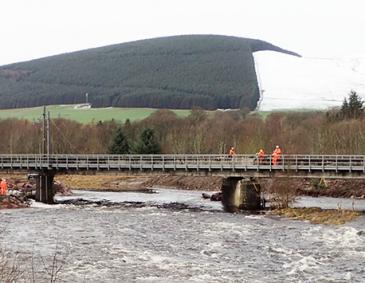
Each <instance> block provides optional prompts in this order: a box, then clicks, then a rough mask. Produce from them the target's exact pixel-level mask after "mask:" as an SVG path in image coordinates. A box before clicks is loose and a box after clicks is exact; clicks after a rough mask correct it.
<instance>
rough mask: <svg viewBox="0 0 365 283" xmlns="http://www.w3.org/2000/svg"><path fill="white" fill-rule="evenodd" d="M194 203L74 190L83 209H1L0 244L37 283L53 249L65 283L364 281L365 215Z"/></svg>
mask: <svg viewBox="0 0 365 283" xmlns="http://www.w3.org/2000/svg"><path fill="white" fill-rule="evenodd" d="M200 195H201V193H198V192H188V191H186V192H184V191H175V190H160V193H159V194H133V193H101V192H100V193H98V192H78V195H76V196H74V197H73V198H82V199H84V200H88V202H84V204H82V205H72V204H59V205H55V206H47V205H40V204H36V205H35V206H34V207H33V208H30V209H19V210H4V211H0V220H1V221H0V231H1V230H2V231H3V232H2V234H1V236H0V237H1V243H2V244H3V246H6V247H8V248H10V249H11V251H12V252H13V253H16V252H19V255H18V262H19V263H21V264H22V265H21V266H22V268H24V269H25V270H28V271H29V270H30V266H31V260H30V259H31V258H32V257H33V261H34V264H33V265H34V266H35V269H36V274H35V275H36V279H37V282H46V280H47V278H49V275H47V274H46V273H45V272H44V270H45V268H46V267H47V266H49V265H50V264H51V263H52V257H53V255H55V250H57V251H58V253H59V254H57V259H58V260H57V263H58V264H60V265H62V271H61V273H60V276H61V279H62V280H64V281H65V282H365V268H364V262H365V217H360V218H358V219H357V220H356V221H354V222H351V223H347V224H345V225H342V226H325V225H313V224H310V223H308V222H303V221H295V220H287V219H280V218H277V217H269V216H265V215H245V214H228V213H223V212H222V210H221V205H220V204H219V203H212V202H209V201H206V200H202V199H201V198H200ZM66 200H67V198H66ZM61 201H65V198H62V199H61ZM306 201H308V199H307V200H306ZM176 202H179V203H184V204H185V206H183V208H184V209H178V206H167V207H169V208H163V204H167V203H176ZM79 203H81V202H79ZM85 203H88V204H85ZM25 276H26V275H25ZM27 276H29V274H28V275H27Z"/></svg>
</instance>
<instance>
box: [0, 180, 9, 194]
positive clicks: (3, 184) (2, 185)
mask: <svg viewBox="0 0 365 283" xmlns="http://www.w3.org/2000/svg"><path fill="white" fill-rule="evenodd" d="M0 191H1V195H4V196H5V195H6V194H7V191H8V183H7V182H6V179H5V178H2V179H1V182H0Z"/></svg>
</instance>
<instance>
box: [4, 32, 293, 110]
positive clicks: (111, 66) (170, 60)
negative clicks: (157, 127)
mask: <svg viewBox="0 0 365 283" xmlns="http://www.w3.org/2000/svg"><path fill="white" fill-rule="evenodd" d="M260 50H273V51H278V52H284V53H288V54H291V55H296V54H295V53H292V52H289V51H285V50H283V49H281V48H279V47H276V46H274V45H272V44H270V43H267V42H264V41H260V40H255V39H247V38H237V37H227V36H217V35H186V36H174V37H165V38H156V39H147V40H140V41H135V42H130V43H123V44H117V45H111V46H105V47H100V48H93V49H88V50H83V51H78V52H73V53H67V54H61V55H57V56H51V57H46V58H41V59H37V60H32V61H28V62H22V63H16V64H11V65H6V66H2V67H0V108H19V107H32V106H40V105H50V104H74V103H80V102H83V101H84V95H85V93H88V94H89V101H90V102H91V103H92V104H93V106H94V107H107V106H115V107H152V108H176V109H189V108H192V107H194V106H199V107H202V108H205V109H215V108H239V107H248V108H250V109H254V108H255V107H256V104H257V101H258V99H259V90H258V85H257V79H256V73H255V67H254V59H253V56H252V52H255V51H260Z"/></svg>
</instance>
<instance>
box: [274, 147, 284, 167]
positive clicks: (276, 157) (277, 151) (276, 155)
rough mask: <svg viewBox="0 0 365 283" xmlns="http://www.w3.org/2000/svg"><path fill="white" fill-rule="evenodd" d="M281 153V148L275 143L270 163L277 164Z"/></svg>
mask: <svg viewBox="0 0 365 283" xmlns="http://www.w3.org/2000/svg"><path fill="white" fill-rule="evenodd" d="M281 154H282V151H281V148H280V146H278V145H277V146H276V147H275V149H274V152H273V153H272V165H278V164H279V161H280V159H281Z"/></svg>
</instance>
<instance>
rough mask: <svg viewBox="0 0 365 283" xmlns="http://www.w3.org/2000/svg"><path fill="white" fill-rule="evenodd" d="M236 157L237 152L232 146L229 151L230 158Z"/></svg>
mask: <svg viewBox="0 0 365 283" xmlns="http://www.w3.org/2000/svg"><path fill="white" fill-rule="evenodd" d="M235 155H236V150H235V149H234V147H233V146H231V148H230V149H229V151H228V156H229V157H230V158H232V157H233V156H235Z"/></svg>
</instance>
